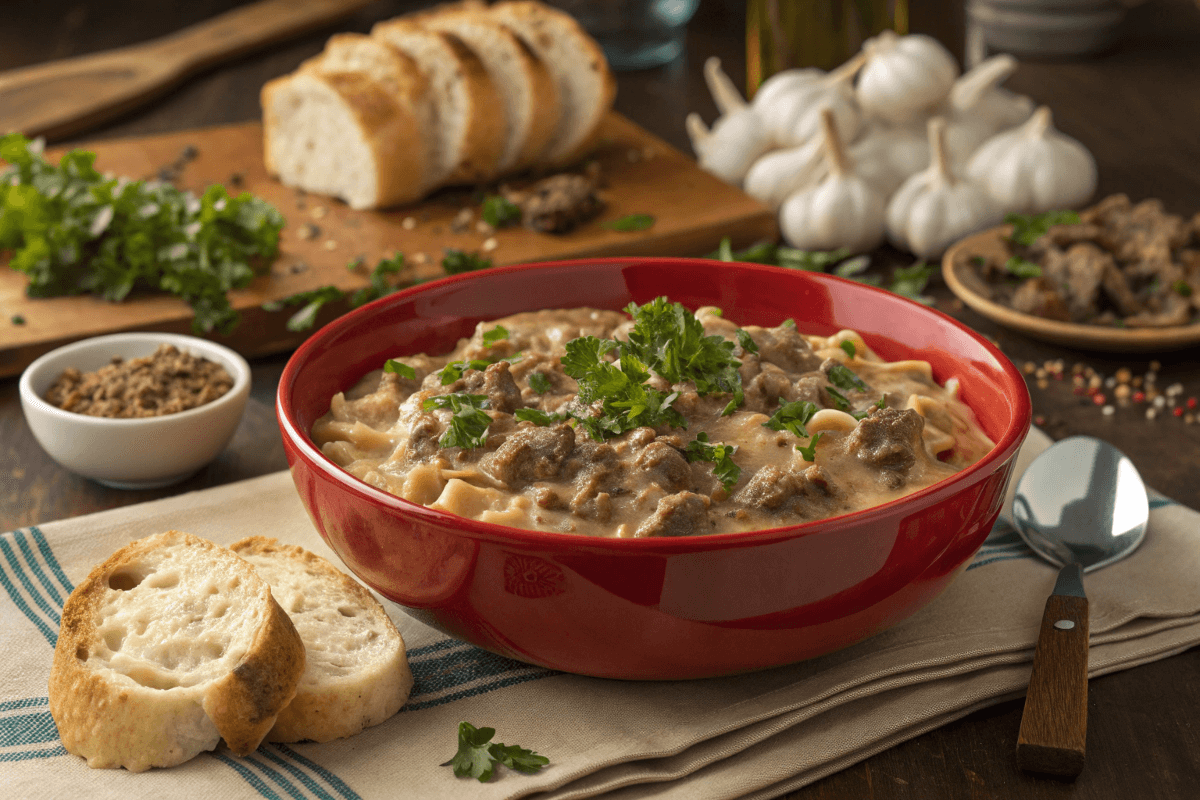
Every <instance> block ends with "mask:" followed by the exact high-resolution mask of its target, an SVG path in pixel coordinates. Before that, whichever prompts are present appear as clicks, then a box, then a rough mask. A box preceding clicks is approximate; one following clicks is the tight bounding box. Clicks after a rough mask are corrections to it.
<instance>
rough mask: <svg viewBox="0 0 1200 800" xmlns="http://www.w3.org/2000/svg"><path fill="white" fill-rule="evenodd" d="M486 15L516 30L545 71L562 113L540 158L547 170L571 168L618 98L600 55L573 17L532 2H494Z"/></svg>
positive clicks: (604, 60) (614, 83)
mask: <svg viewBox="0 0 1200 800" xmlns="http://www.w3.org/2000/svg"><path fill="white" fill-rule="evenodd" d="M487 14H488V16H490V17H491V18H492V19H495V20H497V21H498V22H501V23H503V24H504V25H506V26H508V27H509V28H511V29H512V30H513V31H514V32H516V33H517V34H518V35H519V36H520V37H521V38H523V39H524V40H525V41H526V43H528V44H529V46H530V47H532V48H533V51H534V52H535V53H537V54H538V55H539V56H541V58H542V60H543V61H544V62H545V63H546V64H547V65H548V66H549V67H550V71H551V72H552V73H553V75H554V80H555V83H556V84H557V86H558V94H559V103H560V104H561V115H560V117H559V123H558V128H557V130H556V131H555V135H554V137H553V139H552V140H551V143H550V147H549V149H548V150H547V151H546V152H545V153H544V154H543V158H542V160H543V161H544V162H546V163H547V164H548V165H549V166H563V165H566V164H570V163H571V162H572V161H574V160H576V159H578V158H579V157H580V156H582V155H583V154H584V152H586V150H587V149H588V148H589V147H590V146H591V145H592V144H594V137H595V135H596V130H597V128H598V127H599V125H600V121H601V120H602V119H603V118H604V115H605V114H607V113H608V110H609V109H610V108H612V104H613V99H614V98H615V97H616V95H617V82H616V79H615V78H614V77H613V74H612V70H610V69H609V67H608V61H607V59H605V57H604V51H603V50H602V49H601V48H600V45H599V44H597V43H596V40H595V39H593V38H592V37H591V36H589V35H588V33H587V31H585V30H584V29H583V28H582V27H581V26H580V25H579V23H578V22H576V21H575V18H574V17H572V16H571V15H570V14H567V13H565V12H563V11H559V10H558V9H556V8H551V7H550V6H547V5H545V4H544V3H539V2H537V1H536V0H511V2H503V3H497V4H496V5H493V6H489V7H488V10H487Z"/></svg>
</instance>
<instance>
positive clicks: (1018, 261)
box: [1004, 256, 1042, 278]
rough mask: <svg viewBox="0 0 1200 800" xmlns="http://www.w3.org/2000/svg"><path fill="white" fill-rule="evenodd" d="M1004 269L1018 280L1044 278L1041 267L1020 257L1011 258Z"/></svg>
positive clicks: (1005, 263)
mask: <svg viewBox="0 0 1200 800" xmlns="http://www.w3.org/2000/svg"><path fill="white" fill-rule="evenodd" d="M1004 269H1005V270H1007V271H1008V272H1010V273H1012V274H1013V275H1016V276H1017V277H1018V278H1040V277H1042V268H1041V267H1040V266H1038V265H1037V264H1035V263H1033V262H1032V261H1029V260H1028V259H1024V258H1021V257H1020V256H1010V257H1009V259H1008V261H1005V262H1004Z"/></svg>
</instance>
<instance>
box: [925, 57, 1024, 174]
mask: <svg viewBox="0 0 1200 800" xmlns="http://www.w3.org/2000/svg"><path fill="white" fill-rule="evenodd" d="M1016 69H1017V60H1016V59H1015V58H1013V57H1012V56H1010V55H1004V54H1002V55H997V56H992V57H991V58H989V59H987V60H986V61H983V62H981V63H980V64H979V65H978V66H976V67H975V68H974V69H972V70H971V71H970V72H968V73H967V74H965V75H963V76H962V77H961V78H959V79H958V80H957V81H955V82H954V88H952V89H951V90H950V97H949V99H948V100H947V102H946V108H945V110H944V112H943V113H945V114H946V115H947V117H948V119H947V127H946V147H947V150H948V152H949V154H950V159H951V161H953V162H954V163H955V165H960V164H961V165H965V164H966V163H967V160H968V159H969V158H970V157H971V155H972V154H974V152H975V150H976V149H978V147H979V145H981V144H983V143H984V142H985V141H987V140H988V139H990V138H991V137H992V136H994V135H995V134H997V133H999V132H1000V131H1002V130H1005V129H1007V128H1011V127H1013V126H1015V125H1020V124H1021V123H1022V122H1024V121H1025V120H1027V119H1029V115H1030V114H1032V113H1033V101H1032V100H1030V99H1029V98H1028V97H1025V96H1023V95H1017V94H1013V93H1012V92H1008V91H1005V90H1004V89H1001V88H1000V84H1001V83H1003V82H1004V81H1005V80H1006V79H1007V78H1008V77H1009V76H1010V75H1012V74H1013V72H1015V71H1016Z"/></svg>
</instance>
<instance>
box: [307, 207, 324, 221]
mask: <svg viewBox="0 0 1200 800" xmlns="http://www.w3.org/2000/svg"><path fill="white" fill-rule="evenodd" d="M308 213H309V214H311V215H312V218H313V219H321V217H323V216H325V215H326V214H328V213H329V208H328V207H326V206H313V207H312V208H311V209H309V212H308Z"/></svg>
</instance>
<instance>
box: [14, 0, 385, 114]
mask: <svg viewBox="0 0 1200 800" xmlns="http://www.w3.org/2000/svg"><path fill="white" fill-rule="evenodd" d="M374 1H375V0H262V2H258V3H253V4H251V5H248V6H243V7H241V8H236V9H234V10H232V11H228V12H226V13H224V14H221V15H220V16H217V17H213V18H212V19H209V20H205V21H204V22H200V23H198V24H196V25H193V26H191V27H189V28H184V29H183V30H181V31H177V32H175V33H172V34H168V35H167V36H163V37H161V38H159V39H154V40H151V41H149V42H143V43H141V44H137V45H132V46H130V47H124V48H121V49H118V50H109V51H106V52H103V53H94V54H91V55H86V56H79V57H77V58H68V59H63V60H61V61H51V62H49V63H46V64H36V65H34V66H31V67H23V68H21V69H15V70H9V71H7V72H3V73H0V133H7V132H8V131H20V132H21V133H24V134H25V135H27V136H46V137H49V138H61V137H64V136H69V135H71V134H73V133H77V132H79V131H81V130H83V129H85V128H87V127H90V126H92V125H95V124H97V123H99V122H103V121H104V120H107V119H110V118H111V117H113V116H116V115H117V114H120V113H122V112H124V111H127V110H129V109H131V108H133V107H135V106H137V105H140V104H141V103H143V102H145V101H146V100H148V99H150V98H152V97H155V96H157V95H159V94H161V93H162V92H164V91H166V90H167V89H169V88H171V87H172V86H174V85H176V84H177V83H179V82H180V81H181V80H183V79H184V78H185V77H187V76H188V75H191V74H193V73H195V72H196V71H198V70H201V69H204V68H205V67H209V66H212V65H213V64H215V63H217V62H219V61H221V60H223V59H226V58H230V57H232V56H237V55H241V54H243V53H246V52H248V51H250V50H253V49H255V48H257V47H261V46H263V45H267V44H271V43H273V42H277V41H280V40H281V39H286V38H288V37H291V36H295V35H297V34H300V33H304V32H307V31H310V30H313V29H316V28H320V27H322V26H324V25H327V24H329V23H331V22H333V21H335V20H337V19H339V18H341V17H344V16H347V15H349V14H351V13H353V12H354V11H356V10H358V9H359V8H362V7H363V6H365V5H367V4H368V3H372V2H374Z"/></svg>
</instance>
